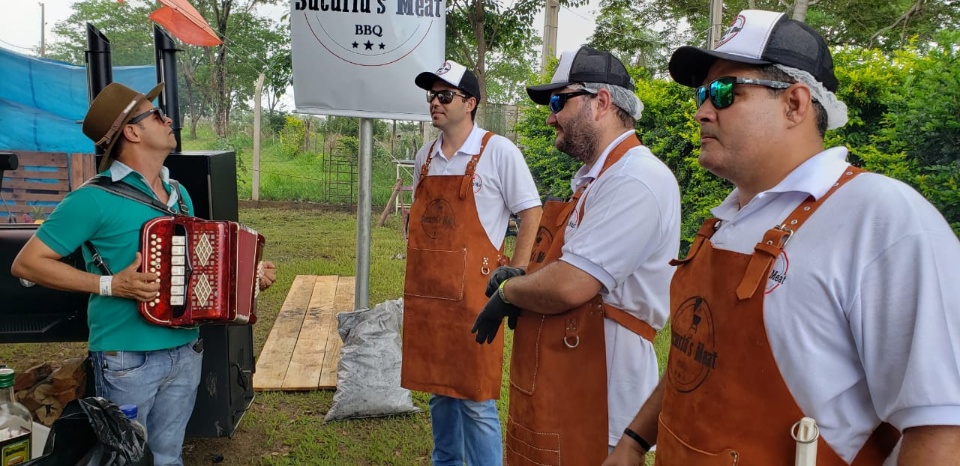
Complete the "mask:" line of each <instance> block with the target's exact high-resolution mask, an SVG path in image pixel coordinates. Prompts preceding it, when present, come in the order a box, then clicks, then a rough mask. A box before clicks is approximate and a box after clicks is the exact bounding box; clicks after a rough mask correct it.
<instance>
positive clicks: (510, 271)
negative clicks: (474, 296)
mask: <svg viewBox="0 0 960 466" xmlns="http://www.w3.org/2000/svg"><path fill="white" fill-rule="evenodd" d="M524 274H526V272H524V271H523V269H518V268H516V267H507V266H504V265H501V266H500V267H497V269H496V270H494V271H493V273H492V274H490V281H488V282H487V291H486V294H487V297H488V298H489V297H491V296H493V294H494V293H496V292H497V288H498V287H500V282H502V281H504V280H506V279H508V278H513V277H519V276H520V275H524ZM511 328H513V327H511Z"/></svg>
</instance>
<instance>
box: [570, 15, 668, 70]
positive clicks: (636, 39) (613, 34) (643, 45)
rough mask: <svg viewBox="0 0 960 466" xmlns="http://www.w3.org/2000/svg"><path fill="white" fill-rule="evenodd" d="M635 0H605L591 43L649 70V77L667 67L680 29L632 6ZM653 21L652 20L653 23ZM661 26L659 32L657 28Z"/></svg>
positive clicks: (627, 62)
mask: <svg viewBox="0 0 960 466" xmlns="http://www.w3.org/2000/svg"><path fill="white" fill-rule="evenodd" d="M633 3H635V2H634V1H632V0H603V1H601V2H600V13H599V15H598V16H597V26H596V29H594V32H593V35H592V36H590V39H589V44H590V46H591V47H594V48H596V49H599V50H609V51H610V52H612V53H613V54H614V55H616V56H617V57H618V58H620V59H621V60H622V61H623V62H624V63H626V64H629V65H630V66H633V67H634V68H642V69H645V70H647V73H646V74H647V75H648V76H654V75H656V74H657V73H658V72H659V71H660V70H665V69H666V64H667V60H668V59H669V56H668V55H667V51H668V50H669V46H670V44H671V43H679V42H681V40H680V39H682V38H681V37H674V36H675V35H676V34H677V33H676V31H677V28H675V27H673V28H671V27H666V25H665V24H664V23H662V22H661V21H659V20H658V19H654V18H652V17H651V16H649V15H645V14H644V13H645V12H644V11H642V10H636V9H634V8H633ZM651 20H652V21H653V22H651ZM658 24H659V25H660V26H659V27H660V28H661V29H660V31H659V32H658V31H657V30H655V29H654V28H656V27H658Z"/></svg>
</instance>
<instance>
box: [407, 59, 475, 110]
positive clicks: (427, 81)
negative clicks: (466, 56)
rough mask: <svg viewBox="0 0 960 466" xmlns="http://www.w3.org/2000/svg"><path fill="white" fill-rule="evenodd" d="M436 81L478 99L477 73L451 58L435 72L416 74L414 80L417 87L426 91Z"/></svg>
mask: <svg viewBox="0 0 960 466" xmlns="http://www.w3.org/2000/svg"><path fill="white" fill-rule="evenodd" d="M437 81H443V82H445V83H447V84H449V85H451V86H453V87H455V88H457V89H460V90H461V91H463V92H464V93H465V94H467V95H469V96H470V97H473V98H475V99H477V101H478V102H479V101H480V81H478V80H477V75H475V74H473V71H470V70H468V69H467V68H466V67H465V66H463V65H461V64H459V63H457V62H455V61H453V60H447V61H445V62H443V64H442V65H440V68H437V71H436V72H433V73H431V72H429V71H424V72H423V73H420V74H418V75H417V78H416V79H415V80H414V82H415V83H416V84H417V87H419V88H421V89H425V90H428V91H429V90H431V89H432V88H433V83H435V82H437Z"/></svg>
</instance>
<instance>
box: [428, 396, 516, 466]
mask: <svg viewBox="0 0 960 466" xmlns="http://www.w3.org/2000/svg"><path fill="white" fill-rule="evenodd" d="M430 421H431V422H432V424H433V455H432V458H431V459H432V460H433V464H434V466H463V461H464V460H466V461H467V466H500V465H502V464H503V438H502V437H501V434H500V416H499V415H498V414H497V401H496V400H487V401H471V400H461V399H458V398H450V397H448V396H443V395H431V396H430Z"/></svg>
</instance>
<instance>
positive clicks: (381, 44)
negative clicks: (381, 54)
mask: <svg viewBox="0 0 960 466" xmlns="http://www.w3.org/2000/svg"><path fill="white" fill-rule="evenodd" d="M386 47H387V44H384V43H383V42H381V43H380V50H383V49H385V48H386Z"/></svg>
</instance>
